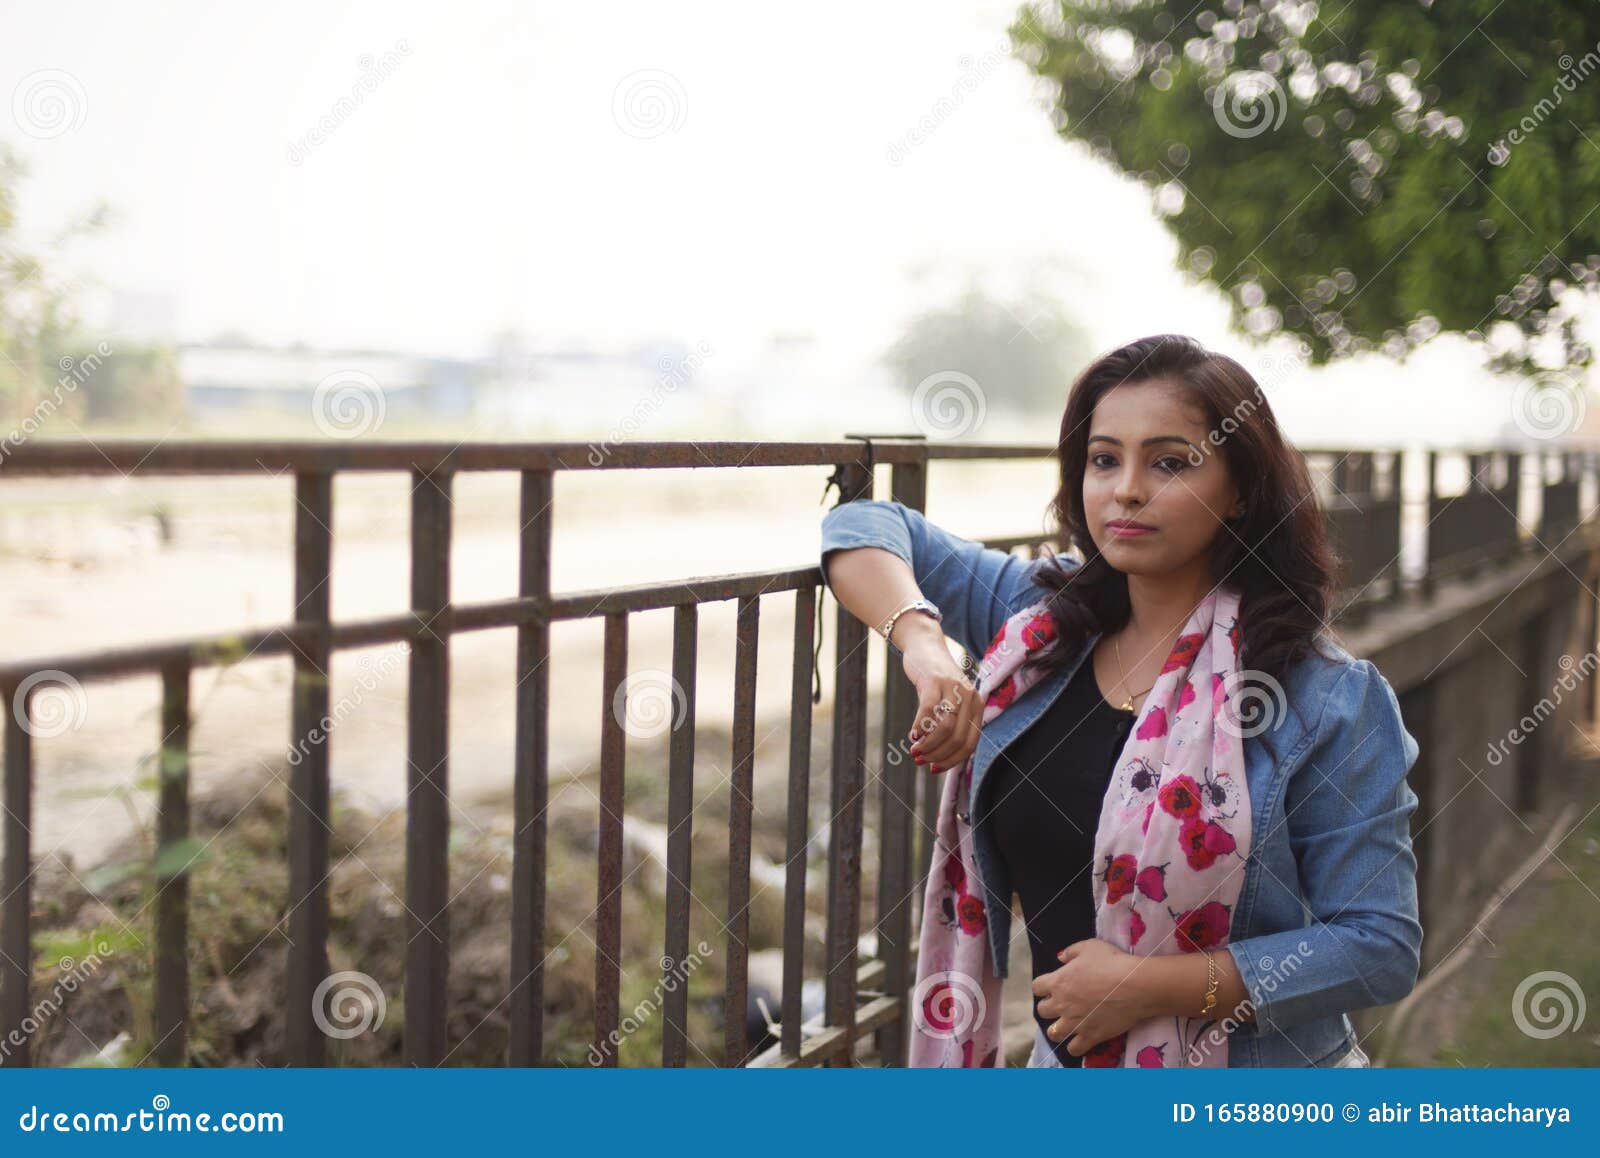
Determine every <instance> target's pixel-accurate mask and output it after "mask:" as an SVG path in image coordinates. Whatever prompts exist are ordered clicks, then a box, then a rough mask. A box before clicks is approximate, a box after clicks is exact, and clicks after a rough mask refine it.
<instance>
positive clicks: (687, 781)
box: [661, 603, 804, 1066]
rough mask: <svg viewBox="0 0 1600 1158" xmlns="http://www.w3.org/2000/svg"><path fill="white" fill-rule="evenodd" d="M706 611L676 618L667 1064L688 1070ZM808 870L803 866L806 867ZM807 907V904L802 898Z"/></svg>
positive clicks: (693, 607)
mask: <svg viewBox="0 0 1600 1158" xmlns="http://www.w3.org/2000/svg"><path fill="white" fill-rule="evenodd" d="M699 632H700V606H699V604H696V603H686V604H684V605H683V606H681V607H676V608H674V609H673V612H672V687H673V691H674V692H676V691H677V690H678V689H680V688H681V689H682V690H683V719H682V721H679V720H678V718H677V716H676V711H677V706H676V704H674V705H673V706H672V710H673V712H674V716H673V720H672V739H671V741H670V743H669V749H670V750H669V752H668V755H667V763H668V769H667V906H666V925H667V927H666V944H665V949H666V952H665V954H664V955H663V960H662V972H663V973H664V974H666V975H668V976H670V977H672V978H673V979H674V983H672V984H668V983H667V979H666V977H663V979H662V988H663V989H665V990H666V994H665V996H664V997H663V999H662V1007H663V1011H664V1015H665V1016H664V1019H663V1021H662V1027H661V1064H662V1065H664V1066H683V1065H685V1064H686V1063H687V1062H688V1060H689V1058H688V1054H689V980H688V976H687V965H686V962H687V960H688V957H689V910H690V906H689V902H690V900H692V899H693V893H692V892H691V888H690V886H691V882H692V881H693V872H694V721H695V684H696V668H697V666H698V663H699V650H700V638H699ZM802 867H803V866H802ZM802 903H804V898H803V897H802Z"/></svg>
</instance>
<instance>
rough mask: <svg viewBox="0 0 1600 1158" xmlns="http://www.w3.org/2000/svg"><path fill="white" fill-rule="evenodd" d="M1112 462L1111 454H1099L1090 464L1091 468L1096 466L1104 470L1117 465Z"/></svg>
mask: <svg viewBox="0 0 1600 1158" xmlns="http://www.w3.org/2000/svg"><path fill="white" fill-rule="evenodd" d="M1110 460H1111V456H1110V455H1109V454H1097V455H1095V456H1094V457H1093V458H1091V459H1090V460H1089V463H1090V465H1091V466H1096V467H1099V468H1100V469H1102V470H1104V469H1105V468H1106V467H1108V466H1114V465H1116V464H1115V462H1114V461H1110Z"/></svg>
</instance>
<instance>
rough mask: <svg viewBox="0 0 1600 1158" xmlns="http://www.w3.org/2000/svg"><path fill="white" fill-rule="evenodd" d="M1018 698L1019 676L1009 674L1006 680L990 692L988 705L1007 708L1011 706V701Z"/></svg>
mask: <svg viewBox="0 0 1600 1158" xmlns="http://www.w3.org/2000/svg"><path fill="white" fill-rule="evenodd" d="M1016 698H1017V677H1016V676H1014V675H1013V676H1008V677H1006V682H1005V683H1003V684H1001V685H1000V686H999V687H997V688H995V689H994V691H992V692H990V693H989V699H988V700H987V701H986V703H987V706H989V707H991V708H999V709H1000V710H1002V711H1003V710H1005V709H1006V708H1009V707H1010V706H1011V701H1012V700H1014V699H1016Z"/></svg>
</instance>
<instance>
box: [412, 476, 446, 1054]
mask: <svg viewBox="0 0 1600 1158" xmlns="http://www.w3.org/2000/svg"><path fill="white" fill-rule="evenodd" d="M451 482H452V476H451V474H450V473H449V472H448V470H447V469H446V468H444V467H435V468H433V469H423V468H420V467H419V468H415V469H413V471H412V476H411V483H412V487H411V610H412V613H413V615H414V616H415V617H416V619H417V627H418V632H417V637H416V639H415V641H414V642H413V643H412V645H411V663H410V685H411V686H410V688H409V691H408V694H407V707H406V716H407V721H406V723H407V727H406V760H407V763H408V765H409V770H408V774H407V797H406V801H407V806H406V969H405V1011H406V1012H405V1017H406V1027H405V1057H406V1062H407V1063H408V1064H410V1065H416V1066H425V1065H438V1064H439V1063H440V1062H441V1061H443V1060H444V1057H445V1053H446V1050H447V1046H446V1040H445V1039H446V1024H447V1022H446V1015H447V1011H448V1007H447V997H446V992H445V986H446V983H447V981H448V978H449V973H450V914H449V900H450V788H449V784H450V781H449V769H448V767H447V757H448V754H449V751H450V744H449V724H450V637H449V633H448V632H447V631H446V632H435V631H434V629H433V626H432V624H433V621H434V620H435V619H436V618H438V617H439V615H441V614H442V613H444V612H445V611H446V610H447V609H448V608H449V606H450V522H451V520H450V489H451Z"/></svg>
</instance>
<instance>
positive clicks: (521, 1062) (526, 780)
mask: <svg viewBox="0 0 1600 1158" xmlns="http://www.w3.org/2000/svg"><path fill="white" fill-rule="evenodd" d="M521 484H522V496H521V501H522V507H521V516H520V522H521V526H522V530H521V533H520V535H519V543H518V549H519V552H520V560H519V577H518V593H519V594H520V595H522V596H523V597H524V598H534V599H542V600H548V599H549V598H550V546H551V533H552V529H553V526H554V518H555V515H554V508H553V504H554V502H555V488H554V475H553V474H552V473H551V472H550V471H547V470H527V471H523V472H522V477H521ZM549 664H550V622H549V619H548V618H544V617H541V618H540V619H539V620H537V621H536V622H533V623H524V624H523V625H521V626H520V627H518V628H517V691H516V697H517V703H516V714H517V719H516V756H515V764H514V769H513V772H512V797H513V803H512V810H513V823H514V824H515V826H516V832H515V833H514V835H513V836H512V839H511V977H510V993H511V1001H510V1006H511V1025H510V1034H509V1039H510V1040H509V1043H508V1045H509V1055H510V1060H511V1064H512V1065H514V1066H533V1065H538V1064H539V1062H540V1061H541V1060H542V1058H543V1054H544V921H545V891H546V889H547V888H548V887H549V886H548V882H547V880H546V879H545V877H546V864H547V859H546V848H547V841H548V839H549V822H548V818H547V817H546V809H547V808H548V806H549V800H550V670H549Z"/></svg>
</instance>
